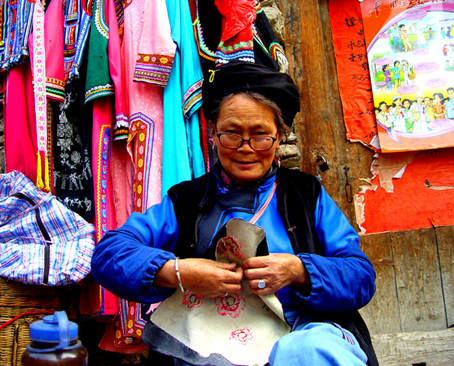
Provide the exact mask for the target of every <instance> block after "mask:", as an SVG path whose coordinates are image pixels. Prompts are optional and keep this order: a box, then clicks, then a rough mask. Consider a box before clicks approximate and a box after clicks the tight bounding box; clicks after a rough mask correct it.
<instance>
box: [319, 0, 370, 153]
mask: <svg viewBox="0 0 454 366" xmlns="http://www.w3.org/2000/svg"><path fill="white" fill-rule="evenodd" d="M328 6H329V14H330V23H331V29H332V34H333V45H334V51H335V53H336V66H337V77H338V82H339V92H340V95H341V99H342V108H343V115H344V122H345V127H346V130H347V139H349V140H351V141H359V142H361V143H363V144H365V145H367V146H369V147H374V148H376V150H377V148H378V143H374V142H376V140H377V126H376V124H375V115H374V105H373V96H372V90H371V85H370V75H369V64H368V62H367V51H366V43H365V40H364V29H363V22H362V19H361V7H360V4H359V2H358V0H354V1H330V2H329V4H328Z"/></svg>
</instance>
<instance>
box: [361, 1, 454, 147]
mask: <svg viewBox="0 0 454 366" xmlns="http://www.w3.org/2000/svg"><path fill="white" fill-rule="evenodd" d="M361 11H362V17H363V24H364V32H365V37H366V47H367V55H368V62H369V70H370V78H371V83H372V93H373V99H374V107H375V111H374V112H375V116H376V122H377V131H378V137H379V141H380V147H381V151H382V152H398V151H412V150H425V149H434V148H441V147H450V146H454V1H452V0H446V1H441V0H434V1H432V0H431V1H427V2H424V1H422V0H391V1H374V0H365V1H363V2H362V3H361Z"/></svg>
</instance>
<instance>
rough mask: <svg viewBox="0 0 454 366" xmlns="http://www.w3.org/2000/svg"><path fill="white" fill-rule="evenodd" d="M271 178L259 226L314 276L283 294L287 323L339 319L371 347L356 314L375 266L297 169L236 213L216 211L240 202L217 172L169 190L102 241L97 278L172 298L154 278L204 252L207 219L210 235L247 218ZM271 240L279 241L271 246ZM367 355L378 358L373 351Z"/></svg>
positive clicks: (133, 292) (154, 298) (143, 296)
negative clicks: (170, 264)
mask: <svg viewBox="0 0 454 366" xmlns="http://www.w3.org/2000/svg"><path fill="white" fill-rule="evenodd" d="M274 179H277V182H278V185H277V189H276V193H275V196H274V197H273V200H272V201H271V203H270V206H269V208H267V210H266V211H265V213H264V214H263V216H262V217H261V218H260V220H259V221H258V222H257V225H259V226H262V227H264V228H265V231H266V235H267V242H268V247H269V251H270V252H272V251H273V248H275V246H276V245H280V244H279V243H278V242H280V241H283V242H284V244H283V245H284V246H285V251H286V252H293V253H295V254H296V255H297V256H298V257H299V258H300V259H301V261H302V262H303V264H304V265H305V267H306V268H307V270H308V273H309V276H310V279H311V287H309V288H306V289H304V290H303V291H300V290H299V289H297V288H296V287H295V288H293V287H292V286H288V288H286V289H285V290H284V292H283V294H284V296H281V295H280V294H278V297H279V299H280V300H281V302H283V306H284V311H285V315H286V317H287V318H288V320H289V323H290V324H292V323H293V322H294V321H295V319H296V315H297V314H298V313H299V314H303V315H304V318H305V320H307V319H309V318H310V319H311V320H312V321H315V320H319V321H334V322H336V323H339V324H341V325H342V326H343V327H345V328H346V329H348V330H350V331H352V332H353V334H354V335H355V336H356V337H357V339H358V341H359V342H360V343H362V348H363V349H364V348H365V347H368V346H370V338H369V334H368V331H367V327H366V326H365V324H364V323H363V322H362V319H361V318H360V316H359V313H358V312H357V311H356V310H358V309H359V308H361V307H363V306H364V305H366V304H367V303H368V302H369V301H370V300H371V298H372V296H373V294H374V292H375V272H374V269H373V266H372V264H371V262H370V261H369V259H368V258H367V257H366V256H365V254H364V253H363V252H362V251H361V249H360V245H359V237H358V235H357V233H356V231H355V230H354V229H353V228H352V226H351V225H350V224H349V222H348V220H347V218H346V217H345V216H344V215H343V214H342V212H341V211H340V210H339V208H338V207H337V206H336V204H335V203H334V201H333V200H332V199H331V198H330V197H329V196H328V194H327V193H326V191H325V190H324V188H323V187H322V186H321V185H320V183H319V181H318V180H317V179H316V178H315V177H313V176H312V175H309V174H306V173H302V172H298V171H293V170H288V169H285V168H280V169H278V172H277V174H276V176H272V177H270V178H269V179H267V180H266V182H264V184H263V185H262V186H260V187H259V188H258V189H256V190H255V192H254V194H253V198H252V199H249V200H246V201H247V202H242V204H240V205H239V206H242V207H239V208H238V207H227V208H226V207H221V208H219V202H220V201H223V200H224V201H225V202H236V199H235V194H236V193H237V191H225V190H223V189H222V187H221V186H220V185H219V184H218V181H217V179H216V177H215V175H214V174H213V173H209V174H206V175H204V176H202V177H200V178H197V179H195V180H192V181H187V182H183V183H180V184H178V185H176V186H174V187H172V188H171V189H170V190H169V192H168V194H167V196H165V197H164V198H163V200H162V202H161V203H160V204H158V205H156V206H153V207H151V208H149V209H148V210H147V212H146V213H145V214H139V213H134V214H132V215H131V216H130V218H129V219H128V221H127V222H126V223H125V224H124V225H123V226H122V227H121V228H119V229H117V230H113V231H110V232H108V233H107V234H106V235H105V236H104V238H103V239H102V240H101V241H100V242H99V244H98V245H97V247H96V248H95V252H94V255H93V259H92V272H93V275H94V277H95V279H96V280H97V281H98V282H99V283H100V284H101V285H103V286H104V287H105V288H107V289H108V290H109V291H111V292H113V293H114V294H116V295H118V296H121V297H123V298H126V299H130V300H134V301H139V302H158V301H161V300H163V299H165V298H167V297H168V296H170V295H171V294H172V293H173V291H174V290H175V289H167V288H160V287H155V286H153V278H154V274H155V273H156V271H157V270H158V269H159V268H160V267H161V266H162V265H163V264H164V263H165V262H166V261H168V260H170V259H174V258H175V256H176V255H177V256H179V257H182V258H185V257H196V256H203V255H204V253H205V252H206V251H207V250H208V249H209V245H210V238H212V237H211V236H210V235H211V234H210V235H208V238H207V237H206V236H205V238H203V237H201V235H202V234H203V230H200V227H201V225H200V224H201V222H203V223H204V224H205V225H204V226H203V228H204V229H205V227H206V225H207V222H206V220H205V218H206V216H207V214H208V213H209V212H212V211H213V210H217V211H219V212H220V213H219V214H218V215H217V216H216V220H215V223H214V224H213V223H211V224H210V223H208V227H210V225H211V226H212V227H213V228H214V230H213V229H212V231H213V232H215V231H216V230H217V229H218V228H219V227H220V226H222V224H223V223H224V222H225V221H226V220H228V219H229V218H231V217H243V218H245V219H249V218H250V217H251V216H252V215H253V213H254V212H255V211H254V210H255V209H257V207H260V206H261V204H262V203H263V202H264V200H266V198H267V192H268V191H269V190H270V189H271V188H270V187H271V185H272V183H273V182H274ZM240 195H241V196H243V195H242V194H240ZM243 206H244V207H243ZM248 215H251V216H248ZM204 220H205V221H204ZM276 233H277V235H276ZM273 235H274V237H277V238H280V240H275V241H274V242H273V239H272V237H273ZM270 236H271V239H270ZM270 241H271V242H270ZM285 243H288V245H286V244H285ZM281 291H282V290H281ZM370 349H372V347H371V346H370ZM371 352H372V353H373V350H372V351H371ZM366 353H368V352H366ZM368 357H369V359H371V358H372V359H373V358H374V357H375V355H372V356H371V353H370V352H369V354H368ZM371 364H373V363H371Z"/></svg>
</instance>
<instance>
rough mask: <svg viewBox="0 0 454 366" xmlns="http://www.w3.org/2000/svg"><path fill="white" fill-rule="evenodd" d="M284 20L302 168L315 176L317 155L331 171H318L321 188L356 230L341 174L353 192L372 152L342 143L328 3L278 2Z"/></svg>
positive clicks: (324, 0)
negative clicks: (297, 109) (296, 88)
mask: <svg viewBox="0 0 454 366" xmlns="http://www.w3.org/2000/svg"><path fill="white" fill-rule="evenodd" d="M278 3H279V7H280V9H281V11H282V13H283V14H284V17H285V22H284V23H285V31H286V32H285V33H286V37H285V45H284V46H285V50H286V55H287V58H288V60H289V71H290V72H289V73H290V75H291V76H292V77H293V79H294V80H295V82H296V84H297V85H298V86H299V88H300V92H301V112H300V113H299V114H298V115H297V117H296V119H295V132H296V134H297V136H298V141H299V143H298V147H299V149H300V151H301V156H302V160H301V165H302V169H303V170H304V171H306V172H308V173H312V174H316V173H317V171H316V168H317V166H318V164H317V162H316V158H317V156H323V157H325V159H326V161H327V162H328V165H329V166H330V169H329V170H328V171H326V172H324V173H321V176H322V178H323V185H324V187H325V188H326V190H327V191H328V193H329V194H330V195H331V197H333V199H334V200H335V201H336V203H337V204H338V205H339V207H340V208H341V210H342V211H343V212H344V213H345V214H346V215H347V217H348V218H349V220H350V222H351V223H352V224H353V225H354V226H355V227H356V218H355V209H354V205H353V204H352V203H351V202H348V201H347V198H346V193H345V183H346V177H345V171H344V167H349V168H350V170H349V183H350V184H351V186H352V192H353V193H354V192H355V191H356V190H357V189H358V187H359V186H360V180H359V179H360V178H368V177H370V176H371V174H370V165H371V161H372V156H373V152H372V151H371V150H369V149H367V148H366V147H364V146H363V145H361V144H359V143H350V142H349V141H347V139H346V137H345V136H346V130H345V124H344V120H343V113H342V104H341V100H340V93H339V88H338V83H337V77H336V75H337V72H336V60H335V54H334V50H333V41H332V34H331V26H330V22H329V12H328V0H278Z"/></svg>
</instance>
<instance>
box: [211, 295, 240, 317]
mask: <svg viewBox="0 0 454 366" xmlns="http://www.w3.org/2000/svg"><path fill="white" fill-rule="evenodd" d="M214 302H215V303H216V305H218V314H219V315H221V316H226V315H228V316H230V317H231V318H238V317H239V316H240V313H241V312H242V311H243V310H244V307H245V305H246V303H245V301H244V298H243V297H242V296H241V295H240V294H228V295H227V296H223V297H216V298H215V299H214Z"/></svg>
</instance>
